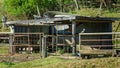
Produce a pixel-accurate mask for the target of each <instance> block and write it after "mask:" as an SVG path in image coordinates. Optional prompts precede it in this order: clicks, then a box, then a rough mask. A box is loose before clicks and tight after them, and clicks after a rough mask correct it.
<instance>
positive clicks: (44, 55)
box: [42, 37, 47, 58]
mask: <svg viewBox="0 0 120 68" xmlns="http://www.w3.org/2000/svg"><path fill="white" fill-rule="evenodd" d="M45 57H47V49H46V37H42V58H45Z"/></svg>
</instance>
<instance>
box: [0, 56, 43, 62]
mask: <svg viewBox="0 0 120 68" xmlns="http://www.w3.org/2000/svg"><path fill="white" fill-rule="evenodd" d="M40 58H41V55H40V54H15V55H13V56H10V55H6V56H0V62H15V63H19V62H25V61H31V60H35V59H40Z"/></svg>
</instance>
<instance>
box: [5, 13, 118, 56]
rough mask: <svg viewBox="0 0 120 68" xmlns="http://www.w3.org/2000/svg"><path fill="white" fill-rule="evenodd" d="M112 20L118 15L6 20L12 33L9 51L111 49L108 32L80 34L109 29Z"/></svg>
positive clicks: (110, 30)
mask: <svg viewBox="0 0 120 68" xmlns="http://www.w3.org/2000/svg"><path fill="white" fill-rule="evenodd" d="M115 20H117V18H106V17H85V16H78V15H55V17H53V18H48V17H46V18H41V19H33V20H20V21H9V22H7V25H9V26H10V28H11V32H12V33H13V35H11V41H12V42H13V43H10V46H11V47H12V49H11V50H12V52H13V53H22V51H28V52H29V53H33V52H35V53H37V52H40V51H42V52H43V53H44V54H45V53H46V51H49V52H56V51H57V50H59V49H64V50H65V52H68V53H70V52H73V53H74V54H75V53H76V51H77V50H78V48H79V47H80V45H84V46H90V47H91V48H99V49H105V48H107V49H112V35H111V34H105V35H103V34H101V35H100V34H95V35H94V34H93V35H89V34H88V35H87V34H86V35H80V34H82V33H106V32H112V23H113V22H114V21H115ZM96 39H98V41H96ZM101 39H102V40H101ZM79 44H80V45H79Z"/></svg>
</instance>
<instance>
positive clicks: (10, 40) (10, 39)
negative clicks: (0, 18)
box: [9, 34, 13, 55]
mask: <svg viewBox="0 0 120 68" xmlns="http://www.w3.org/2000/svg"><path fill="white" fill-rule="evenodd" d="M9 45H10V48H9V50H10V54H11V55H13V35H12V34H10V38H9Z"/></svg>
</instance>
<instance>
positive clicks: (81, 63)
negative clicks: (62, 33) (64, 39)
mask: <svg viewBox="0 0 120 68" xmlns="http://www.w3.org/2000/svg"><path fill="white" fill-rule="evenodd" d="M113 67H114V68H119V67H120V58H113V57H111V58H97V59H87V60H86V59H83V60H78V59H72V60H68V59H61V58H59V57H48V58H45V59H39V60H33V61H27V62H22V63H15V64H13V65H9V66H8V64H5V63H0V68H113Z"/></svg>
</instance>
